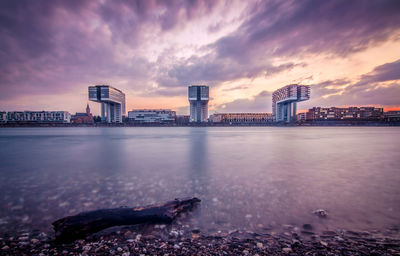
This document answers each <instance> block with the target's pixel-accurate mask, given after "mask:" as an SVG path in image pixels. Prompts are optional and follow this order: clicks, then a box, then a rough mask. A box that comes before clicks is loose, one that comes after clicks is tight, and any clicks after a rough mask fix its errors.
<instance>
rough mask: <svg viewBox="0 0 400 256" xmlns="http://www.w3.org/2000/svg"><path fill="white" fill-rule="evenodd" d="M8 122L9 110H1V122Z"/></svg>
mask: <svg viewBox="0 0 400 256" xmlns="http://www.w3.org/2000/svg"><path fill="white" fill-rule="evenodd" d="M6 122H7V112H5V111H0V123H6Z"/></svg>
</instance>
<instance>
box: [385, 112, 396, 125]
mask: <svg viewBox="0 0 400 256" xmlns="http://www.w3.org/2000/svg"><path fill="white" fill-rule="evenodd" d="M383 115H384V118H385V120H386V121H389V122H392V121H397V122H398V121H400V111H387V112H385V113H383Z"/></svg>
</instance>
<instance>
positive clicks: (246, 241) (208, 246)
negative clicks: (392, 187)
mask: <svg viewBox="0 0 400 256" xmlns="http://www.w3.org/2000/svg"><path fill="white" fill-rule="evenodd" d="M399 234H400V233H399V229H398V228H394V229H390V230H386V231H384V232H380V231H373V232H366V231H345V230H337V231H322V232H321V233H314V232H313V231H312V229H310V228H307V229H304V228H303V229H302V230H297V229H296V228H295V227H286V231H285V232H279V233H277V232H274V231H267V230H266V231H265V232H258V233H256V232H251V231H240V230H233V231H231V232H229V233H216V234H202V233H201V231H200V230H199V229H192V230H184V229H181V228H179V226H176V225H149V224H147V225H146V224H145V225H136V226H122V227H117V228H110V229H108V230H105V231H101V232H99V233H97V234H94V235H90V236H88V237H86V238H85V239H81V240H76V241H75V242H72V243H68V244H57V243H55V242H54V241H52V238H50V237H48V236H47V235H46V234H44V233H40V234H38V235H30V234H29V233H21V234H19V235H18V236H15V237H4V238H0V254H2V255H41V256H44V255H120V256H129V255H167V254H168V255H338V254H340V255H385V254H389V255H400V239H399V238H400V237H399Z"/></svg>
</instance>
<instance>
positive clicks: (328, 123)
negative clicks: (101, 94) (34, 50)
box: [0, 120, 400, 128]
mask: <svg viewBox="0 0 400 256" xmlns="http://www.w3.org/2000/svg"><path fill="white" fill-rule="evenodd" d="M287 126H289V127H290V126H400V121H392V122H388V121H354V120H353V121H351V120H349V121H330V120H329V121H328V120H325V121H304V122H296V123H284V122H283V123H275V122H266V123H251V122H249V123H228V122H224V123H213V122H204V123H129V122H128V123H93V124H76V123H34V122H25V123H24V122H18V123H0V128H20V127H287Z"/></svg>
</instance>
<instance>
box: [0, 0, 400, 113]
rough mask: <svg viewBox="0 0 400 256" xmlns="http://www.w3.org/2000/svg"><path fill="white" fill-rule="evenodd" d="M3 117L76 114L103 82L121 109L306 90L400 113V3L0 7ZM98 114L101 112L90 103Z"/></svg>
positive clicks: (226, 105) (219, 102)
mask: <svg viewBox="0 0 400 256" xmlns="http://www.w3.org/2000/svg"><path fill="white" fill-rule="evenodd" d="M0 38H1V39H0V110H3V111H14V110H37V111H38V110H65V111H69V112H70V113H75V112H84V110H85V107H86V104H87V103H88V99H87V88H88V86H91V85H96V84H109V85H112V86H114V87H116V88H118V89H120V90H122V91H123V92H124V93H125V94H126V100H127V104H126V105H127V111H130V110H133V109H142V108H147V109H150V108H168V109H173V110H176V111H177V113H178V114H187V113H188V112H189V108H188V106H189V102H188V100H187V87H188V86H189V85H191V84H205V85H208V86H210V98H211V99H210V102H209V111H210V113H215V112H218V113H223V112H271V111H272V106H271V95H272V92H273V91H274V90H276V89H278V88H280V87H283V86H285V85H288V84H293V83H298V84H306V85H310V86H311V99H310V100H309V101H305V102H301V103H299V104H298V109H299V110H306V109H308V108H311V107H314V106H321V107H330V106H337V107H339V106H377V107H384V108H385V110H394V109H400V1H398V0H379V1H378V0H369V1H365V0H360V1H358V0H351V1H349V0H335V1H325V0H316V1H314V0H310V1H309V0H301V1H296V0H294V1H289V0H287V1H286V0H285V1H281V0H280V1H268V0H265V1H251V0H249V1H247V0H246V1H242V0H239V1H234V0H232V1H230V0H227V1H216V0H210V1H200V0H199V1H197V0H190V1H189V0H188V1H183V0H182V1H178V0H177V1H169V0H168V1H167V0H166V1H161V0H160V1H157V0H143V1H133V0H132V1H127V0H113V1H111V0H101V1H85V0H68V1H67V0H65V1H59V0H51V1H50V0H48V1H44V0H35V1H31V0H26V1H25V0H18V1H15V0H2V1H0ZM89 104H90V106H91V109H92V112H93V113H94V114H98V113H99V110H100V105H99V104H98V103H95V102H89Z"/></svg>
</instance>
